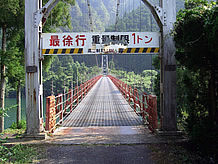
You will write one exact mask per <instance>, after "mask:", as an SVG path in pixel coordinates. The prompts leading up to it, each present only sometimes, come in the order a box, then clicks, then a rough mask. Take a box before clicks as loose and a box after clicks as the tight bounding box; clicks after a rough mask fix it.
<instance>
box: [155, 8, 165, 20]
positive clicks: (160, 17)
mask: <svg viewBox="0 0 218 164" xmlns="http://www.w3.org/2000/svg"><path fill="white" fill-rule="evenodd" d="M154 9H155V11H156V13H157V15H158V17H159V19H160V21H161V23H162V24H163V8H161V7H160V6H154Z"/></svg>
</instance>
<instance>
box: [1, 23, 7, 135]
mask: <svg viewBox="0 0 218 164" xmlns="http://www.w3.org/2000/svg"><path fill="white" fill-rule="evenodd" d="M5 51H6V25H4V26H3V27H2V54H1V88H0V108H2V110H4V108H5V86H6V81H5V77H6V75H5V63H4V53H5ZM3 131H4V116H0V133H1V132H3Z"/></svg>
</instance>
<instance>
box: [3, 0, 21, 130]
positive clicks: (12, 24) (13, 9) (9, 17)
mask: <svg viewBox="0 0 218 164" xmlns="http://www.w3.org/2000/svg"><path fill="white" fill-rule="evenodd" d="M23 6H24V2H23V0H0V15H1V17H0V26H1V29H2V49H1V59H0V60H1V86H0V107H1V108H2V109H3V110H4V106H5V87H6V68H7V67H6V65H7V59H8V57H10V55H8V53H7V38H9V36H10V34H13V31H15V30H16V29H19V28H20V25H21V24H20V22H22V21H21V20H22V18H23V17H22V14H23V11H24V9H23ZM3 130H4V117H0V132H2V131H3Z"/></svg>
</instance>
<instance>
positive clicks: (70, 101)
mask: <svg viewBox="0 0 218 164" xmlns="http://www.w3.org/2000/svg"><path fill="white" fill-rule="evenodd" d="M101 77H102V75H100V76H96V77H94V78H92V79H90V80H88V81H86V82H85V83H83V84H81V85H80V86H76V87H75V89H74V90H73V89H70V90H69V91H68V92H67V93H65V94H58V95H57V96H54V95H52V96H48V97H47V98H46V122H45V130H46V131H47V132H51V133H53V132H54V130H55V128H56V126H57V125H61V124H62V122H63V120H64V119H65V118H66V117H67V116H68V115H69V114H70V113H71V112H72V111H73V109H74V108H75V107H76V106H77V105H78V104H79V103H80V101H82V99H83V98H84V97H85V95H86V94H87V93H88V92H89V91H90V89H91V88H92V87H93V86H94V85H95V83H96V82H97V81H98V80H99V79H100V78H101Z"/></svg>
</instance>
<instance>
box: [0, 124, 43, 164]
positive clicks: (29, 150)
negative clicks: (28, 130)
mask: <svg viewBox="0 0 218 164" xmlns="http://www.w3.org/2000/svg"><path fill="white" fill-rule="evenodd" d="M24 133H25V128H20V129H16V128H15V125H14V126H12V127H11V128H8V129H6V130H5V131H4V132H3V133H0V163H33V162H36V163H37V161H38V160H39V159H41V158H42V157H41V156H42V155H44V154H45V153H44V148H39V146H35V145H21V144H18V145H14V146H11V145H3V143H5V142H7V140H8V138H11V137H12V138H14V137H15V138H20V137H21V136H22V134H24Z"/></svg>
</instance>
